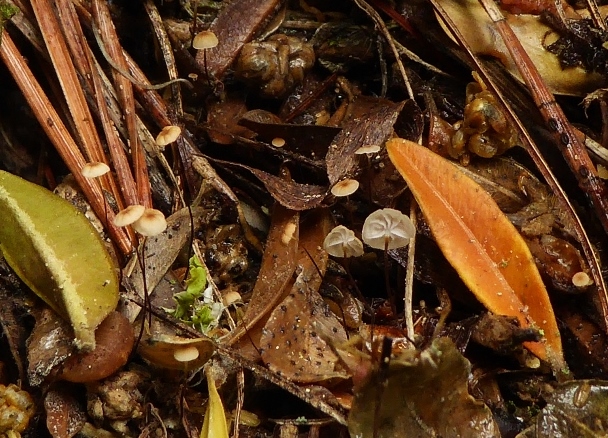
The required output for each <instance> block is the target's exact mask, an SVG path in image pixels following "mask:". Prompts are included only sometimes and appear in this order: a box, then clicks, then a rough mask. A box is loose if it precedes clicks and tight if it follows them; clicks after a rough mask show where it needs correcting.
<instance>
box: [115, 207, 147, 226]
mask: <svg viewBox="0 0 608 438" xmlns="http://www.w3.org/2000/svg"><path fill="white" fill-rule="evenodd" d="M145 210H146V207H144V206H143V205H129V206H128V207H127V208H125V209H124V210H121V211H119V212H118V213H116V216H115V217H114V225H116V226H117V227H126V226H127V225H131V224H132V223H133V222H135V221H136V220H138V219H139V218H140V217H141V216H142V215H143V214H144V211H145Z"/></svg>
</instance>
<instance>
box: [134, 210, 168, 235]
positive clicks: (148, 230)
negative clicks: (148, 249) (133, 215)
mask: <svg viewBox="0 0 608 438" xmlns="http://www.w3.org/2000/svg"><path fill="white" fill-rule="evenodd" d="M133 229H134V230H135V231H137V232H138V233H139V234H141V235H142V236H146V237H148V236H156V235H157V234H160V233H162V232H163V231H165V230H166V229H167V220H166V219H165V215H164V214H163V213H162V212H161V211H159V210H156V209H154V208H146V209H145V210H144V212H143V214H142V215H141V217H140V218H139V219H137V220H136V221H135V222H133Z"/></svg>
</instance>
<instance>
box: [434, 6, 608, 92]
mask: <svg viewBox="0 0 608 438" xmlns="http://www.w3.org/2000/svg"><path fill="white" fill-rule="evenodd" d="M440 4H441V6H442V7H443V8H445V9H446V12H447V13H448V15H449V16H450V18H451V19H452V20H453V21H454V22H455V23H456V24H457V25H458V28H459V30H460V32H461V33H463V36H464V38H465V40H466V41H467V43H468V44H469V45H470V46H471V47H472V48H473V50H474V51H475V53H477V54H489V55H492V56H498V57H499V58H500V60H501V61H502V62H503V64H505V66H506V67H507V69H508V70H509V72H510V73H511V74H512V75H513V76H515V77H517V78H518V79H519V80H520V81H521V82H523V80H522V79H521V77H520V76H519V73H518V71H517V68H516V67H515V64H514V62H513V61H512V59H511V56H510V55H509V52H508V50H507V48H506V46H505V45H504V43H503V42H502V39H501V38H497V37H496V31H495V30H494V24H493V23H492V21H491V20H490V18H489V16H488V14H486V12H485V10H484V9H483V7H482V6H481V4H480V3H479V2H478V1H477V0H441V1H440ZM506 16H507V22H508V24H509V25H510V26H511V28H512V29H513V31H514V32H515V34H516V35H517V37H518V38H519V40H520V41H521V43H522V45H523V46H524V48H525V49H526V52H527V53H528V54H529V55H530V57H531V58H532V61H533V62H534V65H535V66H536V68H537V69H538V70H539V72H540V74H541V76H542V78H543V80H544V81H545V83H546V84H547V86H548V87H549V89H550V90H551V91H552V92H554V93H557V94H572V95H583V94H585V93H588V92H591V91H594V90H595V89H597V88H599V87H600V86H602V84H603V83H605V79H604V77H603V75H601V74H599V73H589V72H587V71H585V69H583V68H582V67H572V68H568V69H562V67H561V65H560V62H559V59H558V57H557V56H555V55H554V54H552V53H550V52H548V51H547V50H546V49H545V41H547V38H548V37H549V36H550V35H551V34H552V33H554V32H553V30H552V29H551V28H550V27H549V26H547V25H546V24H544V23H542V20H541V18H540V16H533V15H523V14H522V15H511V14H506ZM440 23H441V25H442V26H443V22H441V21H440ZM471 23H474V25H471ZM446 33H448V34H449V32H447V31H446Z"/></svg>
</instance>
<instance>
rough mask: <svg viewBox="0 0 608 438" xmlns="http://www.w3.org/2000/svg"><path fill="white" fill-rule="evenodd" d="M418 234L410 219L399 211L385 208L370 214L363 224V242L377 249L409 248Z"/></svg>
mask: <svg viewBox="0 0 608 438" xmlns="http://www.w3.org/2000/svg"><path fill="white" fill-rule="evenodd" d="M415 234H416V228H415V227H414V224H412V221H411V220H410V218H409V217H408V216H406V215H404V214H403V213H401V212H400V211H399V210H395V209H392V208H383V209H382V210H376V211H374V212H373V213H372V214H370V215H369V216H368V217H367V218H366V219H365V222H364V224H363V231H362V233H361V237H362V238H363V241H364V242H365V243H366V244H368V245H369V246H371V247H372V248H376V249H395V248H401V247H403V246H407V245H408V244H409V243H410V239H411V238H412V237H414V235H415Z"/></svg>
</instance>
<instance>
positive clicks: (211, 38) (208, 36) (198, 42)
mask: <svg viewBox="0 0 608 438" xmlns="http://www.w3.org/2000/svg"><path fill="white" fill-rule="evenodd" d="M218 44H219V41H218V39H217V36H215V34H214V33H213V32H211V31H210V30H203V31H202V32H199V33H197V34H196V35H195V36H194V38H193V39H192V47H193V48H195V49H196V50H203V63H204V65H205V76H207V83H208V84H209V86H211V79H210V78H209V70H208V69H207V49H213V48H214V47H216V46H217V45H218Z"/></svg>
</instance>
